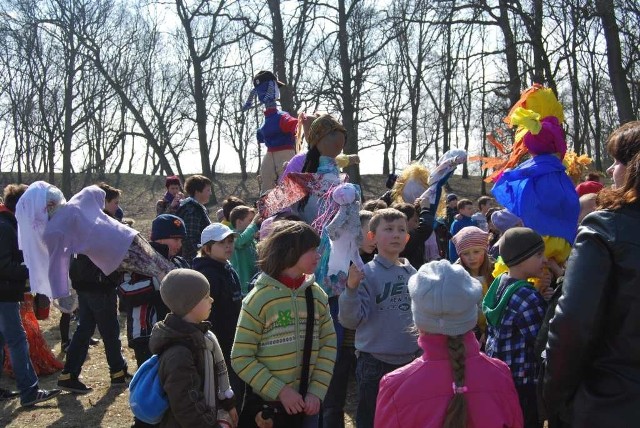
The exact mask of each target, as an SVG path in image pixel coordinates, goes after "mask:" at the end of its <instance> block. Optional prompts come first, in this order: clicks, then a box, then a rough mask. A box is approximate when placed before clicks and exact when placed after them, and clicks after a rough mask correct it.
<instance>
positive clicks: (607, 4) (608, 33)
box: [596, 0, 636, 124]
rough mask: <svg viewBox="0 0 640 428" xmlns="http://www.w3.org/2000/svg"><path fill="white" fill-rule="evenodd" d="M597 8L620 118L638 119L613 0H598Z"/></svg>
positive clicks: (621, 120) (627, 120) (623, 120)
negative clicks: (625, 67)
mask: <svg viewBox="0 0 640 428" xmlns="http://www.w3.org/2000/svg"><path fill="white" fill-rule="evenodd" d="M596 10H597V12H598V15H600V18H601V19H602V27H603V29H604V38H605V40H606V43H607V64H608V67H609V77H610V78H611V86H612V88H613V97H614V99H615V100H616V106H617V107H618V119H620V123H621V124H622V123H627V122H631V121H632V120H636V115H635V113H634V112H633V105H632V104H631V94H630V92H629V87H628V86H627V76H626V73H625V70H624V68H623V67H622V49H621V47H620V34H619V30H618V24H617V23H616V15H615V10H614V5H613V0H596Z"/></svg>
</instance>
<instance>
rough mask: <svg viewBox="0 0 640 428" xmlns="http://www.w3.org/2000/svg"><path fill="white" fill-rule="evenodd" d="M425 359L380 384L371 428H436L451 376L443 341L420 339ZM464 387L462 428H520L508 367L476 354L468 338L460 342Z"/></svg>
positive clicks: (429, 336)
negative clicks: (463, 359) (463, 423)
mask: <svg viewBox="0 0 640 428" xmlns="http://www.w3.org/2000/svg"><path fill="white" fill-rule="evenodd" d="M418 344H419V345H420V347H421V348H422V349H423V350H424V354H423V355H422V356H421V357H419V358H417V359H415V360H414V361H413V362H411V363H409V364H407V365H406V366H404V367H401V368H399V369H397V370H395V371H393V372H391V373H389V374H387V375H386V376H384V377H383V378H382V380H381V381H380V392H379V393H378V401H377V405H376V416H375V425H374V426H375V427H376V428H392V427H398V428H400V427H402V428H405V427H421V428H440V427H442V425H443V423H444V418H445V414H446V410H447V405H448V404H449V401H450V400H451V398H452V397H453V388H452V384H453V373H452V369H451V363H450V362H449V354H448V351H447V336H444V335H440V334H426V335H421V336H420V337H419V339H418ZM464 344H465V349H466V359H465V360H466V361H465V364H466V370H465V382H464V386H466V387H467V392H465V393H464V394H465V398H466V399H467V412H468V413H467V428H472V427H473V428H492V427H496V428H502V427H509V428H519V427H522V426H523V421H522V410H521V409H520V403H519V401H518V394H517V392H516V389H515V386H514V384H513V380H512V378H511V372H510V371H509V367H508V366H507V365H506V364H505V363H503V362H502V361H500V360H497V359H494V358H489V357H487V356H486V355H485V354H483V353H480V345H479V344H478V341H477V340H476V338H475V336H474V335H473V332H468V333H466V334H465V336H464Z"/></svg>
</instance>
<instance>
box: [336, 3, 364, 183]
mask: <svg viewBox="0 0 640 428" xmlns="http://www.w3.org/2000/svg"><path fill="white" fill-rule="evenodd" d="M338 44H339V54H340V72H341V77H342V87H341V88H340V95H341V99H342V124H343V125H344V127H345V128H346V130H347V142H346V144H345V146H344V152H345V153H346V154H358V126H357V123H355V108H354V105H353V96H352V94H351V88H352V79H351V60H350V57H349V37H348V32H347V13H346V9H345V0H338ZM345 170H346V171H347V174H349V181H351V182H352V183H355V184H360V167H359V166H358V165H352V166H349V167H347V168H345Z"/></svg>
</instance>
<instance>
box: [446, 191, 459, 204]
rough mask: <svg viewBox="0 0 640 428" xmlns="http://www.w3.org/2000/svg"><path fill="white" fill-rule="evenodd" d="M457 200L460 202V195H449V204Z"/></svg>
mask: <svg viewBox="0 0 640 428" xmlns="http://www.w3.org/2000/svg"><path fill="white" fill-rule="evenodd" d="M457 200H458V195H456V194H455V193H449V194H448V195H447V203H449V202H451V201H457Z"/></svg>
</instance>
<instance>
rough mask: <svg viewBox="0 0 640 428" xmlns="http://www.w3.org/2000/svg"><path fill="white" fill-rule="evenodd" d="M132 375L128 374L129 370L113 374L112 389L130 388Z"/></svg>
mask: <svg viewBox="0 0 640 428" xmlns="http://www.w3.org/2000/svg"><path fill="white" fill-rule="evenodd" d="M130 380H131V375H130V374H129V373H127V369H126V368H125V369H122V370H119V371H117V372H115V373H111V386H112V387H125V388H126V387H128V386H129V381H130Z"/></svg>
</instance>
